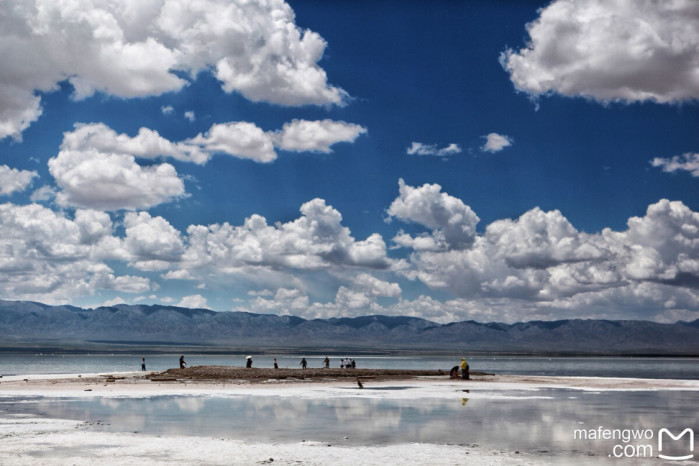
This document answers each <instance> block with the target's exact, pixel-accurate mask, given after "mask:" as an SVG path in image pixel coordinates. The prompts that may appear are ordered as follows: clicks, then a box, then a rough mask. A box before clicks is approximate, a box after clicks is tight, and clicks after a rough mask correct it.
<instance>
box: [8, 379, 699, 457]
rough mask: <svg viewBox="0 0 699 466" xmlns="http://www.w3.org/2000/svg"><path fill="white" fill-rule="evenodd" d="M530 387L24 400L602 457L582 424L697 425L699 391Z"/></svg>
mask: <svg viewBox="0 0 699 466" xmlns="http://www.w3.org/2000/svg"><path fill="white" fill-rule="evenodd" d="M396 388H401V387H396ZM403 389H405V390H407V389H409V387H403ZM464 395H467V396H464ZM494 395H497V396H494ZM531 395H532V393H531V392H530V391H527V392H525V391H517V390H510V391H503V392H499V393H495V394H494V393H492V392H490V391H485V390H471V391H470V392H469V393H461V392H457V393H455V396H454V398H453V399H452V400H445V399H430V398H416V399H410V398H409V397H404V398H401V399H383V398H371V397H359V396H351V395H348V396H342V397H328V398H325V399H302V398H290V397H269V396H253V395H244V396H243V395H241V396H235V397H229V398H218V397H214V398H206V397H157V398H142V399H92V400H90V399H88V400H85V399H62V400H51V401H46V400H44V401H42V400H40V401H38V402H36V403H30V404H23V405H22V410H23V412H27V410H29V411H30V412H32V413H34V414H39V415H41V416H45V417H50V418H62V419H77V420H83V421H89V422H90V423H91V424H92V425H91V426H89V427H90V428H94V429H99V430H106V431H115V432H146V433H149V434H154V435H165V434H173V435H198V436H207V437H208V436H211V437H222V438H223V437H228V438H238V439H245V440H256V441H269V442H283V441H290V442H299V441H302V440H315V441H322V442H327V443H332V444H338V443H339V444H346V445H373V444H391V443H405V442H425V443H442V444H454V445H474V444H476V445H483V446H487V447H491V448H501V449H504V450H507V451H517V450H518V451H528V452H534V453H541V452H547V454H557V455H571V454H584V455H586V456H588V455H593V456H596V457H600V458H606V457H607V456H608V454H609V452H610V451H611V448H612V447H613V443H612V442H609V441H597V440H595V441H591V440H587V441H583V440H581V439H575V438H574V434H573V433H574V431H575V430H576V429H586V430H589V429H597V428H598V427H599V426H604V427H605V428H610V429H652V430H653V431H654V432H657V431H658V429H659V428H662V427H667V428H669V429H673V430H676V431H677V432H680V431H681V430H682V429H684V428H686V427H690V428H693V429H695V431H699V429H697V427H699V413H697V411H696V409H695V408H694V407H696V406H697V405H699V392H679V391H678V392H650V391H648V392H604V393H593V392H583V391H574V390H565V389H546V390H541V391H540V392H539V393H537V396H531ZM8 405H9V404H5V405H4V406H8ZM12 406H18V405H17V404H16V403H15V404H13V405H12ZM5 409H8V408H5Z"/></svg>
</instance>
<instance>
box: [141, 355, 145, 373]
mask: <svg viewBox="0 0 699 466" xmlns="http://www.w3.org/2000/svg"><path fill="white" fill-rule="evenodd" d="M141 370H142V371H145V370H146V358H141Z"/></svg>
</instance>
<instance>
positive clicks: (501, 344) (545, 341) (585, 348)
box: [0, 301, 699, 355]
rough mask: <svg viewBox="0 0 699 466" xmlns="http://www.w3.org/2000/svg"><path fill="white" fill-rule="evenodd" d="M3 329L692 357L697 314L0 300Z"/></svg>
mask: <svg viewBox="0 0 699 466" xmlns="http://www.w3.org/2000/svg"><path fill="white" fill-rule="evenodd" d="M0 334H2V335H5V336H6V338H5V340H6V342H5V345H8V344H10V345H11V343H8V342H10V341H12V340H18V339H24V340H28V339H29V340H31V339H37V340H39V339H51V340H54V341H63V340H65V341H78V340H81V341H101V342H109V341H114V342H119V341H122V342H123V341H128V342H144V343H145V342H150V341H167V342H181V343H184V344H197V345H202V344H206V345H218V346H236V347H240V346H248V347H253V348H254V347H285V348H290V349H294V348H297V349H308V348H320V347H322V348H343V349H345V348H361V349H365V350H371V349H376V350H399V349H400V350H421V351H429V350H432V351H438V350H458V351H502V352H575V353H604V352H608V353H609V352H612V353H644V354H693V355H699V319H698V320H695V321H693V322H677V323H674V324H659V323H655V322H648V321H632V320H618V321H614V320H580V319H567V320H558V321H530V322H518V323H515V324H504V323H498V322H491V323H479V322H475V321H472V320H471V321H463V322H452V323H449V324H438V323H435V322H431V321H429V320H425V319H420V318H416V317H405V316H380V315H377V316H361V317H342V318H331V319H313V320H307V319H303V318H301V317H296V316H278V315H273V314H253V313H248V312H215V311H211V310H209V309H189V308H181V307H176V306H164V305H149V306H146V305H143V306H141V305H123V304H121V305H117V306H104V307H98V308H96V309H81V308H78V307H74V306H49V305H46V304H41V303H34V302H22V301H0Z"/></svg>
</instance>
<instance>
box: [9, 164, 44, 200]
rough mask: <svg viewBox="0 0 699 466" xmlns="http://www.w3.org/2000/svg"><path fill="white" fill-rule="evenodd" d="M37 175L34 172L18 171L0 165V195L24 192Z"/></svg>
mask: <svg viewBox="0 0 699 466" xmlns="http://www.w3.org/2000/svg"><path fill="white" fill-rule="evenodd" d="M38 176H39V174H38V173H37V172H35V171H34V170H18V169H16V168H10V167H8V166H7V165H0V195H3V196H7V195H9V194H12V193H15V192H19V191H24V190H25V189H27V188H28V187H29V186H31V184H32V182H33V181H34V178H37V177H38Z"/></svg>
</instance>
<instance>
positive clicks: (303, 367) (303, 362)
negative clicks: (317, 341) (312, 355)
mask: <svg viewBox="0 0 699 466" xmlns="http://www.w3.org/2000/svg"><path fill="white" fill-rule="evenodd" d="M307 365H308V363H307V362H306V358H301V369H305V368H306V366H307Z"/></svg>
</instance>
